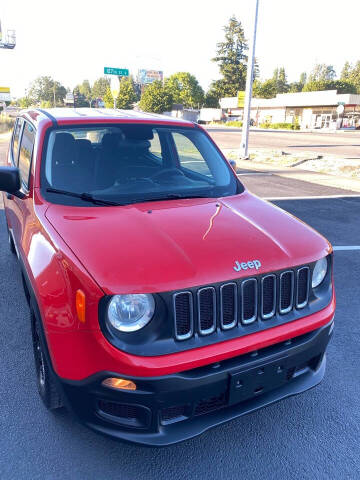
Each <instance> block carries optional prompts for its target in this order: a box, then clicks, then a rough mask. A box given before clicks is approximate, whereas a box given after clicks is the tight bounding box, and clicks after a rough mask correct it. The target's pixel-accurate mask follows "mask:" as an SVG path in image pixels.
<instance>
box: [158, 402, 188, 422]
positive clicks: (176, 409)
mask: <svg viewBox="0 0 360 480" xmlns="http://www.w3.org/2000/svg"><path fill="white" fill-rule="evenodd" d="M185 413H186V405H175V406H173V407H166V408H163V409H162V411H161V423H162V424H163V425H167V424H168V423H172V422H174V421H179V420H181V419H182V418H183V417H185Z"/></svg>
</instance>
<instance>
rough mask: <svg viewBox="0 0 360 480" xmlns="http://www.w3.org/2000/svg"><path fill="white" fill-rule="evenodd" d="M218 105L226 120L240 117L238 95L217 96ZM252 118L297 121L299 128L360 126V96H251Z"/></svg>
mask: <svg viewBox="0 0 360 480" xmlns="http://www.w3.org/2000/svg"><path fill="white" fill-rule="evenodd" d="M220 106H221V109H222V110H223V113H224V114H225V115H226V116H227V118H228V119H233V118H238V119H240V120H241V119H242V116H243V108H242V107H238V98H237V97H227V98H222V99H220ZM251 119H252V121H253V122H254V124H255V125H260V124H261V123H264V122H268V123H283V122H285V123H294V122H298V123H299V124H300V128H302V129H307V128H308V129H314V128H319V129H320V128H326V129H333V130H335V129H339V128H351V129H354V128H360V95H353V94H338V93H337V90H324V91H319V92H299V93H282V94H278V95H276V97H275V98H270V99H266V98H253V99H252V101H251Z"/></svg>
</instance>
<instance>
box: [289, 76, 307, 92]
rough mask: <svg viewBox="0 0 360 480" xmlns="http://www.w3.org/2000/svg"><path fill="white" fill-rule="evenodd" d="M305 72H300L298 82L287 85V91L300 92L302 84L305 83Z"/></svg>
mask: <svg viewBox="0 0 360 480" xmlns="http://www.w3.org/2000/svg"><path fill="white" fill-rule="evenodd" d="M306 77H307V75H306V72H302V73H301V74H300V79H299V81H298V82H292V83H290V85H289V92H290V93H296V92H302V89H303V88H304V85H305V83H306Z"/></svg>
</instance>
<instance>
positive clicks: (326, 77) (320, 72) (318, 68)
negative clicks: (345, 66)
mask: <svg viewBox="0 0 360 480" xmlns="http://www.w3.org/2000/svg"><path fill="white" fill-rule="evenodd" d="M335 77H336V72H335V70H334V67H333V66H332V65H326V63H318V64H316V65H315V67H314V68H313V69H312V71H311V73H310V75H309V78H308V83H310V82H327V81H330V80H335Z"/></svg>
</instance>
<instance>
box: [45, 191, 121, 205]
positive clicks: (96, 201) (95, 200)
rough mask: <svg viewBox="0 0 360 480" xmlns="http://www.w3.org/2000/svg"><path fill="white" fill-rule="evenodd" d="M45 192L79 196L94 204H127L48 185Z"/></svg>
mask: <svg viewBox="0 0 360 480" xmlns="http://www.w3.org/2000/svg"><path fill="white" fill-rule="evenodd" d="M46 191H47V192H50V193H59V194H60V195H68V196H69V197H75V198H81V200H85V201H86V202H91V203H94V204H96V205H113V206H121V205H128V204H127V203H118V202H112V201H111V200H103V199H101V198H95V197H93V196H92V195H91V193H86V192H85V193H76V192H68V191H67V190H60V189H58V188H52V187H49V188H47V189H46Z"/></svg>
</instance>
